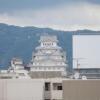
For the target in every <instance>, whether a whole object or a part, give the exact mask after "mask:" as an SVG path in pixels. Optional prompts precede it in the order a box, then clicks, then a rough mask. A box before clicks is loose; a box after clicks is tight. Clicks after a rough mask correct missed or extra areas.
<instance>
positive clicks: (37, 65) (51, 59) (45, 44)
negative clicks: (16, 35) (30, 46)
mask: <svg viewBox="0 0 100 100" xmlns="http://www.w3.org/2000/svg"><path fill="white" fill-rule="evenodd" d="M39 43H40V46H38V47H36V52H33V55H32V61H31V64H30V66H31V72H35V73H36V72H41V73H42V72H46V73H47V72H56V73H57V74H58V73H61V74H59V75H61V76H65V75H66V69H67V67H68V65H67V62H66V54H65V52H64V51H63V50H62V48H61V47H59V46H58V40H57V37H56V36H50V35H47V36H41V37H40V40H39Z"/></svg>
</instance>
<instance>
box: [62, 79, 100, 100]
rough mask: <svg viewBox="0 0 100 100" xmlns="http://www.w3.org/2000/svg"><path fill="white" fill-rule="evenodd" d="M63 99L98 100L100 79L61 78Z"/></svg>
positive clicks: (99, 97)
mask: <svg viewBox="0 0 100 100" xmlns="http://www.w3.org/2000/svg"><path fill="white" fill-rule="evenodd" d="M62 86H63V100H100V80H81V79H80V80H66V79H65V80H63V83H62Z"/></svg>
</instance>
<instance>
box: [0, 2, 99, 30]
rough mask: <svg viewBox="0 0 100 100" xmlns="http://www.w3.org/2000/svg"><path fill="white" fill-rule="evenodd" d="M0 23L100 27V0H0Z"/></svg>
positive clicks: (60, 27) (75, 27) (63, 27)
mask: <svg viewBox="0 0 100 100" xmlns="http://www.w3.org/2000/svg"><path fill="white" fill-rule="evenodd" d="M0 23H6V24H10V25H17V26H36V27H49V28H53V29H58V30H78V29H91V30H100V0H0Z"/></svg>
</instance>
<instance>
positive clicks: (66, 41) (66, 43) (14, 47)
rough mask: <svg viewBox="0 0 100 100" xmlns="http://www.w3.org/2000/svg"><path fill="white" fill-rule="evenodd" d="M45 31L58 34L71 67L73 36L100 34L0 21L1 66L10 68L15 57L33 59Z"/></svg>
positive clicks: (26, 60)
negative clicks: (20, 25)
mask: <svg viewBox="0 0 100 100" xmlns="http://www.w3.org/2000/svg"><path fill="white" fill-rule="evenodd" d="M45 33H48V34H53V35H57V37H58V40H59V45H60V46H61V47H62V48H63V49H64V50H65V51H66V52H67V58H68V64H69V66H70V68H71V67H72V36H73V35H93V34H94V35H98V34H100V31H91V30H78V31H60V30H53V29H50V28H38V27H33V26H30V27H19V26H13V25H7V24H3V23H0V68H1V69H2V68H3V69H5V68H8V66H9V65H10V60H11V59H12V58H13V57H21V58H22V59H23V60H24V63H25V64H27V63H28V62H29V61H30V60H31V56H32V52H33V51H34V50H35V47H36V46H37V45H39V44H38V40H39V38H40V36H41V35H44V34H45Z"/></svg>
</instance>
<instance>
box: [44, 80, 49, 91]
mask: <svg viewBox="0 0 100 100" xmlns="http://www.w3.org/2000/svg"><path fill="white" fill-rule="evenodd" d="M45 91H50V83H49V82H46V83H45Z"/></svg>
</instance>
